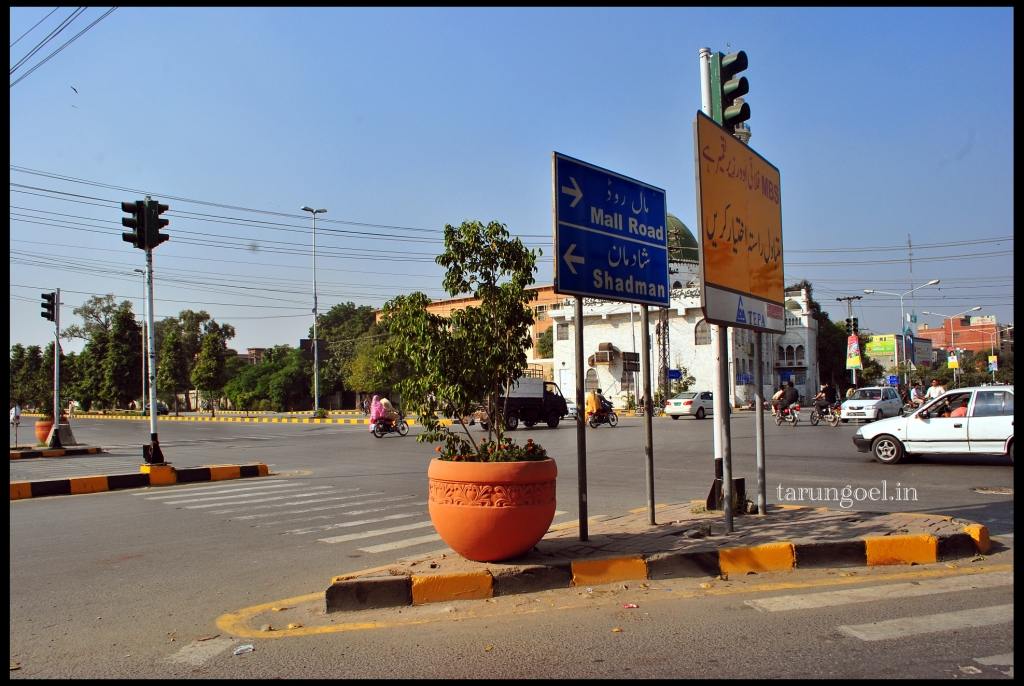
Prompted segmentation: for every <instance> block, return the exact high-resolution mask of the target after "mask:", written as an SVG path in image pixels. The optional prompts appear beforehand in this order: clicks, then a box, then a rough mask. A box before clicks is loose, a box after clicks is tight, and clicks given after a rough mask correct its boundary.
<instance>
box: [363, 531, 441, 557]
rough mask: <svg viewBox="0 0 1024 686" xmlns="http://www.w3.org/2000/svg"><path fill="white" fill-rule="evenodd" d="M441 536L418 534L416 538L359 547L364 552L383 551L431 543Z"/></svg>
mask: <svg viewBox="0 0 1024 686" xmlns="http://www.w3.org/2000/svg"><path fill="white" fill-rule="evenodd" d="M440 540H441V537H440V536H438V535H437V534H430V535H429V536H418V537H417V538H406V539H404V540H401V541H395V542H394V543H381V544H380V545H371V546H369V547H366V548H360V549H359V550H361V551H362V552H364V553H384V552H387V551H389V550H398V549H399V548H408V547H410V546H414V545H420V544H421V543H433V542H434V541H440Z"/></svg>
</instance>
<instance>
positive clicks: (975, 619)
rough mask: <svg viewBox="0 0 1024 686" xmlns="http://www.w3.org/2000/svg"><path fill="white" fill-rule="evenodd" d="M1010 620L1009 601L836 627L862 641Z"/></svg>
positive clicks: (1011, 605) (1011, 614)
mask: <svg viewBox="0 0 1024 686" xmlns="http://www.w3.org/2000/svg"><path fill="white" fill-rule="evenodd" d="M1012 621H1013V603H1010V604H1008V605H993V606H991V607H979V608H975V609H971V610H957V611H955V612H940V613H939V614H934V615H921V616H918V617H902V618H900V619H888V620H885V621H881V622H870V623H868V624H853V625H848V626H847V625H844V626H840V627H838V629H839V631H841V632H842V633H844V634H846V635H847V636H853V637H854V638H859V639H860V640H862V641H884V640H888V639H892V638H906V637H907V636H914V635H916V634H934V633H937V632H939V631H955V630H957V629H970V628H973V627H982V626H991V625H993V624H1006V623H1008V622H1012Z"/></svg>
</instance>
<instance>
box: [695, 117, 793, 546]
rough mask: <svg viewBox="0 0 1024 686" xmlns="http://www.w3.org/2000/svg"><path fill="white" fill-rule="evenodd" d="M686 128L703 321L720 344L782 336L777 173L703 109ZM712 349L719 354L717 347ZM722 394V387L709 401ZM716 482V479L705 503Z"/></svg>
mask: <svg viewBox="0 0 1024 686" xmlns="http://www.w3.org/2000/svg"><path fill="white" fill-rule="evenodd" d="M693 129H694V157H695V159H694V166H695V168H696V174H697V208H698V215H697V216H698V223H699V226H700V237H701V240H700V245H701V251H700V276H701V278H700V281H701V309H702V310H703V312H704V318H705V320H706V321H708V322H709V323H712V324H717V325H718V326H719V327H720V335H721V337H722V339H723V340H724V337H725V331H726V328H725V327H739V328H745V329H751V330H752V331H754V332H756V333H758V334H761V333H783V332H785V330H786V322H785V309H784V307H783V300H784V284H783V262H782V196H781V177H780V175H779V170H778V168H776V167H775V166H774V165H772V164H771V163H770V162H768V161H767V160H765V159H764V158H763V157H761V156H760V155H758V154H757V153H756V152H754V151H753V150H752V149H751V148H750V147H748V146H747V145H745V144H744V143H742V142H740V141H739V140H737V139H736V138H735V137H734V136H733V132H731V131H728V130H727V129H725V128H723V127H721V126H719V125H718V124H717V123H715V121H714V120H713V119H712V118H711V117H709V116H707V114H705V113H704V112H697V118H696V120H695V121H694V124H693ZM720 349H722V350H724V346H721V344H720ZM721 364H723V365H725V364H727V360H725V359H722V360H721ZM758 364H760V362H758ZM724 392H725V384H722V388H721V390H720V391H719V392H718V393H716V396H719V395H721V394H722V393H724ZM756 392H758V393H760V392H761V391H760V389H756ZM723 400H724V399H723ZM722 407H723V410H724V411H722V412H718V411H716V412H715V413H714V421H715V432H716V436H717V435H720V436H721V444H722V450H721V453H722V454H721V469H720V468H719V466H718V463H719V460H718V459H717V458H716V468H715V473H716V477H717V476H718V475H719V474H720V475H721V477H720V478H721V485H722V486H721V487H722V498H721V501H722V502H723V504H724V506H723V509H724V513H725V524H726V529H727V530H728V531H732V498H733V484H732V465H731V463H732V453H731V445H730V443H731V436H730V431H729V420H728V416H727V415H728V412H729V409H730V408H729V404H728V403H726V402H722ZM717 408H718V405H716V410H717ZM760 473H761V470H759V475H760ZM718 484H719V481H718V480H717V479H716V481H715V482H714V483H713V484H712V495H711V496H709V502H710V501H711V500H712V498H713V496H714V495H715V494H716V493H717V489H718ZM758 487H759V500H763V498H764V496H763V493H762V492H763V490H764V483H763V482H762V483H759V484H758Z"/></svg>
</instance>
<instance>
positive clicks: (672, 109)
mask: <svg viewBox="0 0 1024 686" xmlns="http://www.w3.org/2000/svg"><path fill="white" fill-rule="evenodd" d="M51 9H52V8H49V7H46V8H42V7H30V8H12V9H11V11H10V17H11V37H10V41H11V42H13V41H14V40H15V39H16V38H19V37H20V36H21V35H22V34H23V33H24V32H25V31H27V30H28V29H29V28H30V27H32V25H33V24H35V23H36V22H37V21H39V20H40V19H42V18H43V17H44V16H45V15H46V14H47V13H48V12H49V11H50V10H51ZM107 9H108V8H90V9H88V10H87V11H86V13H85V14H83V15H82V16H81V17H79V18H77V19H76V20H75V21H74V22H73V23H72V24H71V25H70V26H69V27H68V28H67V29H65V30H64V31H63V32H62V33H60V34H59V35H58V36H56V38H54V39H53V40H52V41H51V42H50V43H48V44H47V45H46V46H44V47H43V48H42V49H40V50H39V52H38V53H37V54H36V55H35V56H34V57H33V58H31V59H30V60H28V61H26V63H25V65H24V66H22V67H21V68H19V69H18V70H17V71H16V72H15V73H14V74H13V75H12V77H11V81H12V82H13V81H14V80H15V79H17V78H19V77H21V76H22V75H23V74H25V72H27V71H28V69H30V68H32V66H34V65H35V64H36V63H38V62H39V61H40V60H41V59H42V58H44V57H45V56H47V55H49V54H50V53H51V52H52V51H53V50H54V49H56V48H57V47H59V46H60V45H62V44H63V43H64V42H65V41H66V40H68V39H69V38H72V37H73V36H74V35H75V34H77V33H78V32H79V31H81V30H82V29H84V28H85V27H86V26H88V25H89V23H91V22H92V21H94V20H95V19H97V18H99V17H100V16H101V15H102V14H103V13H104V12H105V11H106V10H107ZM71 11H72V9H71V8H61V9H59V10H58V11H57V12H55V13H54V14H53V15H51V16H50V17H49V18H48V19H46V20H45V21H44V22H43V23H42V24H40V25H39V26H38V27H37V28H35V29H33V30H32V31H31V32H30V33H28V34H27V35H26V36H25V37H24V38H21V39H20V40H19V41H18V43H17V44H16V45H15V46H14V47H13V48H11V65H12V66H13V65H14V64H15V63H16V62H17V61H18V60H20V59H21V58H22V57H23V56H24V55H25V54H26V53H28V52H29V51H30V50H32V49H33V48H34V47H35V46H36V45H37V44H38V43H39V42H40V41H41V40H42V39H43V38H45V37H46V35H47V34H48V33H49V32H50V31H51V30H53V29H54V28H56V26H57V25H58V24H59V22H60V21H61V20H62V19H64V18H65V17H66V16H67V15H69V14H70V13H71ZM704 46H707V47H710V48H711V49H712V50H720V51H723V52H730V51H732V50H736V49H743V50H745V51H746V52H747V54H748V56H749V58H750V68H749V69H748V70H747V72H746V75H747V76H748V79H749V80H750V84H751V86H750V91H751V92H750V95H749V96H748V97H747V102H748V103H749V104H750V106H751V109H752V117H751V120H750V122H749V123H750V127H751V129H752V131H753V138H752V140H751V142H750V145H751V147H753V148H754V149H755V150H757V152H758V153H760V154H761V155H763V156H764V157H765V158H767V159H768V160H769V161H770V162H772V163H773V164H774V165H775V166H777V167H778V168H779V170H780V173H781V178H782V216H783V243H784V251H785V270H786V282H787V283H792V282H794V281H796V280H798V279H801V278H806V279H809V280H810V281H811V282H812V283H813V284H814V286H815V296H816V298H817V299H818V300H819V302H821V303H822V304H823V306H824V307H825V308H826V309H827V310H828V311H829V313H830V314H831V315H832V318H833V320H839V321H841V320H842V319H843V318H845V316H846V305H845V303H838V302H836V300H835V298H836V297H838V296H845V295H854V294H863V293H862V291H863V289H865V288H876V289H881V290H887V291H893V292H901V293H902V292H905V291H907V290H909V289H910V288H911V287H913V286H918V285H920V284H922V283H924V282H926V281H928V280H929V279H933V278H941V279H942V284H941V288H934V287H929V288H923V289H921V290H919V291H917V292H915V294H914V296H913V298H914V301H915V303H914V304H916V309H917V311H918V312H920V311H921V310H930V311H935V312H941V313H944V314H954V313H957V312H960V311H963V310H966V309H968V308H970V307H972V306H974V305H981V306H982V307H983V308H984V309H983V310H982V311H981V312H978V313H977V314H994V315H997V316H998V319H999V321H1000V323H1001V324H1005V323H1010V322H1012V314H1013V295H1012V293H1013V264H1012V250H1013V224H1012V222H1013V219H1012V217H1013V200H1012V189H1013V181H1014V179H1013V171H1014V170H1013V160H1012V150H1013V137H1014V131H1013V82H1014V79H1013V67H1012V60H1013V9H1011V8H983V9H957V8H903V9H890V8H879V7H874V8H864V9H851V8H845V9H844V8H838V9H832V8H823V9H805V8H797V9H775V8H768V9H743V8H726V9H700V8H645V9H620V8H568V9H567V8H554V9H548V8H497V9H491V8H476V9H472V8H471V9H458V8H437V9H433V8H422V9H413V8H298V9H286V8H146V7H121V8H119V9H117V10H116V11H115V12H113V13H112V14H111V15H110V16H108V17H106V18H105V19H103V20H102V21H101V22H99V23H98V24H96V26H95V27H93V28H92V29H90V30H89V31H87V32H86V33H84V34H83V35H81V37H80V38H78V39H77V40H75V42H73V43H71V44H70V45H68V47H67V48H66V49H64V50H63V51H62V52H60V53H59V54H57V55H56V56H55V57H53V58H52V59H51V60H49V61H48V62H46V63H45V64H43V65H42V66H41V67H39V68H38V69H37V70H36V71H34V72H32V73H31V74H30V75H28V76H27V77H25V78H24V80H22V81H20V82H18V83H17V84H16V85H15V86H13V87H12V88H11V89H10V96H11V101H10V102H11V104H10V115H11V130H10V143H11V156H10V164H11V172H10V179H11V193H10V202H11V206H12V209H11V223H10V267H11V269H10V305H11V307H10V312H11V314H10V327H11V335H10V342H11V344H14V343H23V344H26V345H29V344H38V345H45V344H46V342H47V341H49V340H50V339H51V337H52V325H51V324H50V322H47V321H45V320H44V319H42V318H41V317H40V316H39V311H40V297H39V296H40V293H41V292H42V291H44V290H47V291H48V290H52V289H55V288H60V289H61V290H62V300H63V302H64V308H63V310H62V322H63V323H64V324H68V323H75V322H77V321H78V318H77V317H75V316H73V315H72V313H71V310H72V308H73V307H75V306H78V305H80V304H81V303H82V302H84V301H85V300H86V299H87V298H88V297H89V296H90V295H93V294H100V295H102V294H106V293H114V294H115V295H116V296H117V297H118V299H119V300H120V299H124V298H127V299H131V300H132V301H133V303H134V305H135V309H136V311H137V312H139V313H141V312H142V308H141V298H142V292H143V283H142V278H141V276H139V275H138V274H134V273H133V271H132V270H133V269H137V268H142V267H144V253H143V252H142V251H140V250H136V249H134V248H132V247H131V245H129V244H128V243H126V242H124V241H122V240H121V235H120V234H121V232H122V231H123V230H125V229H123V228H122V227H121V226H120V218H121V217H122V216H123V215H122V213H121V211H120V207H119V205H118V203H119V202H120V201H122V200H134V199H136V198H140V197H142V194H141V193H142V192H149V193H150V194H152V196H153V197H154V198H157V199H159V200H161V201H163V202H166V203H167V204H169V205H170V206H171V211H170V212H169V213H168V217H169V218H170V219H171V225H170V226H169V227H168V229H167V232H168V233H169V234H170V235H171V236H172V238H171V240H170V241H169V242H167V243H164V244H163V245H161V246H160V247H159V248H158V249H157V250H156V251H154V256H155V257H154V261H155V270H156V290H155V297H156V307H155V315H156V316H157V317H158V318H160V317H166V316H173V315H176V314H177V313H178V312H179V311H180V310H182V309H185V308H191V309H196V310H198V309H205V310H207V311H208V312H210V313H211V314H212V315H213V316H214V318H216V319H217V320H218V321H221V322H227V323H230V324H233V325H234V326H235V327H236V329H237V334H238V335H237V337H236V338H235V339H234V340H233V341H232V342H231V343H230V345H231V346H232V347H235V348H237V349H239V350H244V349H245V348H247V347H269V346H273V345H278V344H285V343H287V344H291V345H297V344H298V340H299V338H302V337H305V336H307V335H308V331H309V328H310V326H311V324H312V315H311V309H312V300H313V298H312V284H313V269H312V263H313V259H312V239H313V236H312V231H311V226H310V225H311V222H310V217H309V214H308V213H303V212H301V211H300V209H299V208H301V207H302V206H303V205H311V206H313V207H316V208H326V209H327V210H328V213H327V214H326V215H324V216H322V218H318V220H317V231H316V246H317V247H316V257H317V274H316V281H317V291H318V295H319V307H320V311H321V312H324V311H326V310H328V309H329V308H330V307H331V305H333V304H335V303H338V302H346V301H349V300H351V301H353V302H355V303H356V304H367V305H373V306H380V305H381V304H383V302H384V301H385V300H387V299H388V298H390V297H392V296H394V295H397V294H399V293H405V292H410V291H412V290H424V291H425V292H426V293H428V294H429V295H431V296H432V297H435V298H440V297H443V292H442V291H441V289H440V273H441V272H440V269H439V268H438V267H437V266H436V265H435V264H434V263H433V257H434V256H436V255H437V254H438V252H439V251H440V250H441V241H440V236H441V229H442V228H443V226H444V224H445V223H452V224H458V223H459V222H461V221H463V220H467V219H480V220H482V221H485V222H486V221H489V220H492V219H495V220H499V221H502V222H505V223H506V224H507V225H508V227H509V229H510V230H511V231H512V232H513V233H514V234H516V235H519V236H521V237H523V239H524V240H525V241H526V242H527V244H529V245H531V246H534V247H540V248H542V249H543V251H544V256H543V258H542V259H541V261H540V271H539V273H538V275H537V279H538V283H541V284H546V283H551V281H552V279H553V263H552V259H551V257H552V250H551V244H552V233H553V230H552V213H551V201H552V198H551V196H552V179H551V153H552V151H558V152H561V153H564V154H567V155H571V156H573V157H576V158H579V159H582V160H586V161H587V162H591V163H593V164H596V165H599V166H602V167H605V168H608V169H611V170H614V171H616V172H619V173H621V174H625V175H627V176H631V177H634V178H637V179H640V180H642V181H645V182H647V183H650V184H652V185H655V186H659V187H661V188H664V189H665V190H666V192H667V199H668V207H669V211H670V212H672V213H673V214H675V215H677V216H678V217H680V218H681V219H682V220H683V222H684V223H686V224H687V226H689V227H690V228H691V229H694V230H695V225H696V211H695V204H696V196H695V188H694V163H693V158H694V156H693V129H692V127H693V120H694V116H695V112H696V111H697V110H698V109H699V108H700V82H699V67H698V59H697V53H698V49H699V48H701V47H704ZM72 87H74V89H77V93H76V92H75V90H73V89H72ZM26 170H32V172H37V173H30V172H29V171H26ZM38 172H42V173H43V174H44V175H40V174H39V173H38ZM54 175H57V176H60V177H66V178H55V176H54ZM67 177H70V178H67ZM16 184H18V185H16ZM29 187H31V188H29ZM83 196H84V197H83ZM175 198H178V199H175ZM367 225H378V226H367ZM396 227H397V228H396ZM908 234H909V236H910V238H911V240H912V242H913V246H914V247H913V276H912V277H911V274H910V269H909V265H908V262H907V249H906V246H907V237H908ZM905 304H906V305H907V309H908V310H909V309H910V305H911V297H910V296H908V297H907V298H905ZM854 313H855V314H856V315H857V316H858V317H859V319H860V322H861V327H862V328H869V329H874V330H875V331H878V332H891V331H894V330H896V329H897V327H898V324H899V316H900V315H899V302H898V299H897V298H894V297H890V296H879V295H875V296H865V297H864V299H862V300H860V301H858V303H857V305H856V306H855V312H854ZM918 319H919V322H921V323H929V324H933V325H937V324H939V323H940V322H941V320H940V319H937V318H934V317H928V316H925V315H919V318H918ZM65 349H66V350H68V351H78V350H80V349H81V343H72V344H70V345H67V347H66V348H65Z"/></svg>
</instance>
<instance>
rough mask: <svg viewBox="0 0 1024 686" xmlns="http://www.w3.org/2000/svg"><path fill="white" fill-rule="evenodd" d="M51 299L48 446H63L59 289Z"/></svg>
mask: <svg viewBox="0 0 1024 686" xmlns="http://www.w3.org/2000/svg"><path fill="white" fill-rule="evenodd" d="M55 292H56V297H55V298H54V299H53V429H51V430H50V441H49V443H48V446H49V447H50V448H63V447H64V446H63V445H61V442H60V289H59V288H58V289H57V290H56V291H55Z"/></svg>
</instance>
